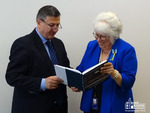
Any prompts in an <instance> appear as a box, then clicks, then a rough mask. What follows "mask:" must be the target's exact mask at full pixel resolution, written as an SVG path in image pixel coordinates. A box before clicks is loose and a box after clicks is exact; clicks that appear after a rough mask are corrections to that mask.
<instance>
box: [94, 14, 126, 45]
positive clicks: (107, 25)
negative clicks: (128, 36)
mask: <svg viewBox="0 0 150 113" xmlns="http://www.w3.org/2000/svg"><path fill="white" fill-rule="evenodd" d="M93 26H94V31H95V32H98V33H100V34H102V35H106V36H110V41H111V43H112V44H113V43H114V42H115V40H116V39H118V38H119V36H120V33H121V32H122V26H123V25H122V23H121V21H120V19H119V18H118V17H117V16H116V14H115V13H113V12H102V13H100V14H99V15H98V16H97V17H96V18H95V20H94V22H93Z"/></svg>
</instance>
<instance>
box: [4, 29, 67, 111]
mask: <svg viewBox="0 0 150 113" xmlns="http://www.w3.org/2000/svg"><path fill="white" fill-rule="evenodd" d="M52 44H53V46H54V49H55V51H56V55H57V58H58V63H59V65H62V66H67V67H69V60H68V58H67V53H66V50H65V47H64V44H63V42H62V41H61V40H60V39H58V38H54V39H52ZM9 59H10V62H9V64H8V68H7V72H6V80H7V82H8V84H9V85H11V86H14V95H13V104H12V113H48V112H49V113H50V109H51V106H52V104H53V103H54V102H57V99H60V98H61V99H62V98H63V101H66V100H67V95H66V86H64V85H62V84H61V85H60V86H59V88H57V89H56V90H46V91H41V90H40V85H41V79H42V78H46V77H48V76H53V75H55V70H54V67H53V64H52V62H51V60H50V58H49V56H48V54H47V51H46V49H45V47H44V45H43V43H42V41H41V39H40V37H39V36H38V34H37V32H36V31H35V30H33V32H32V33H30V34H29V35H26V36H24V37H21V38H19V39H17V40H16V41H15V42H14V43H13V45H12V48H11V53H10V58H9Z"/></svg>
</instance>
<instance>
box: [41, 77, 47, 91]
mask: <svg viewBox="0 0 150 113" xmlns="http://www.w3.org/2000/svg"><path fill="white" fill-rule="evenodd" d="M41 90H42V91H45V90H46V88H45V78H42V80H41Z"/></svg>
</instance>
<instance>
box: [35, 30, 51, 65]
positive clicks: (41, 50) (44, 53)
mask: <svg viewBox="0 0 150 113" xmlns="http://www.w3.org/2000/svg"><path fill="white" fill-rule="evenodd" d="M33 34H34V36H33V40H34V43H35V46H36V48H37V50H38V51H39V53H40V55H41V58H42V59H44V60H45V62H46V64H47V65H48V67H49V66H50V67H51V66H53V64H52V62H51V60H50V58H49V56H48V53H47V51H46V49H45V47H44V44H43V42H42V40H41V39H40V37H39V35H38V34H37V33H36V31H35V30H34V31H33Z"/></svg>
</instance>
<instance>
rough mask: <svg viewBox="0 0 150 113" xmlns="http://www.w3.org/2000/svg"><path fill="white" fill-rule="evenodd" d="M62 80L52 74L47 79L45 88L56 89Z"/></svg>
mask: <svg viewBox="0 0 150 113" xmlns="http://www.w3.org/2000/svg"><path fill="white" fill-rule="evenodd" d="M61 82H62V80H61V79H60V78H58V77H57V76H50V77H47V78H46V79H45V88H46V89H56V88H57V87H58V85H59V84H60V83H61Z"/></svg>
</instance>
